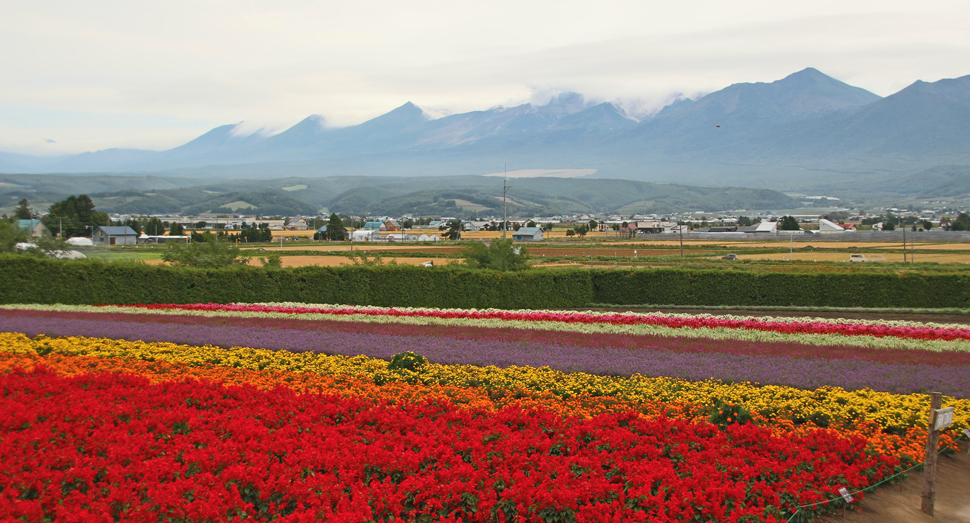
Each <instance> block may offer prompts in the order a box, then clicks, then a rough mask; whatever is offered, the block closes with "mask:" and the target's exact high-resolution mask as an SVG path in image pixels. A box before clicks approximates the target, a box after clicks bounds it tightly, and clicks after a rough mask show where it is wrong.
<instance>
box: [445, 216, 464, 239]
mask: <svg viewBox="0 0 970 523" xmlns="http://www.w3.org/2000/svg"><path fill="white" fill-rule="evenodd" d="M461 229H462V223H461V220H451V221H450V222H448V230H447V231H446V232H445V238H447V239H449V240H460V239H461Z"/></svg>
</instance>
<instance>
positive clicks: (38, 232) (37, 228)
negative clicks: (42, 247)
mask: <svg viewBox="0 0 970 523" xmlns="http://www.w3.org/2000/svg"><path fill="white" fill-rule="evenodd" d="M18 225H19V227H20V228H21V229H25V230H27V231H30V235H31V236H34V237H36V238H39V237H41V236H43V235H45V234H46V235H48V236H50V235H51V231H50V229H48V228H47V226H46V225H44V223H43V222H41V221H40V220H20V221H19V222H18Z"/></svg>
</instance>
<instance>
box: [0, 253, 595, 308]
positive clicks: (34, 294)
mask: <svg viewBox="0 0 970 523" xmlns="http://www.w3.org/2000/svg"><path fill="white" fill-rule="evenodd" d="M0 274H2V275H3V277H2V278H0V302H2V303H63V304H100V303H106V304H107V303H115V304H117V303H200V302H201V303H229V302H266V301H297V302H310V303H343V304H358V305H395V306H401V307H404V306H409V307H456V308H500V309H520V308H521V309H524V308H563V307H582V306H583V305H585V304H587V303H591V302H592V301H593V295H592V291H591V289H592V287H591V285H590V280H589V274H588V273H587V272H585V271H580V270H576V271H524V272H517V273H499V272H493V271H468V270H460V269H455V268H449V267H440V268H438V267H431V268H428V267H414V266H407V265H402V266H390V267H364V266H343V267H300V268H296V269H286V270H278V269H277V270H272V269H262V268H255V267H233V268H229V269H221V270H202V269H185V268H177V267H169V266H163V265H144V264H139V263H121V262H115V263H106V262H101V261H97V260H80V261H55V260H46V259H39V258H31V257H27V256H14V255H7V256H0Z"/></svg>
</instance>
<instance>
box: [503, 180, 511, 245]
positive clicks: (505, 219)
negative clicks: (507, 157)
mask: <svg viewBox="0 0 970 523" xmlns="http://www.w3.org/2000/svg"><path fill="white" fill-rule="evenodd" d="M503 169H504V170H505V179H504V181H503V182H502V239H503V240H504V239H505V231H506V229H508V223H509V197H508V194H509V185H508V183H509V164H504V167H503Z"/></svg>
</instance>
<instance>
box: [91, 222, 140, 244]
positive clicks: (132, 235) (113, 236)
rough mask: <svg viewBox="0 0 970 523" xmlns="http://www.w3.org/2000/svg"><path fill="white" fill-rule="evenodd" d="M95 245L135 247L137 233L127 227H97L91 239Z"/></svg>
mask: <svg viewBox="0 0 970 523" xmlns="http://www.w3.org/2000/svg"><path fill="white" fill-rule="evenodd" d="M91 241H92V242H94V244H95V245H101V246H104V245H135V244H136V243H138V233H137V232H135V230H134V229H132V228H131V227H128V226H127V225H122V226H111V227H98V228H97V229H96V230H95V231H94V234H93V235H92V237H91Z"/></svg>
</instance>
